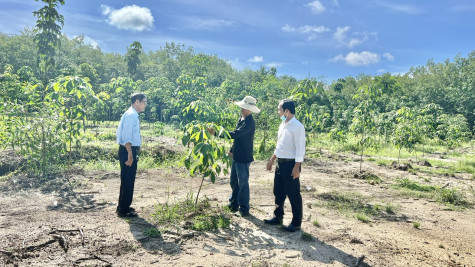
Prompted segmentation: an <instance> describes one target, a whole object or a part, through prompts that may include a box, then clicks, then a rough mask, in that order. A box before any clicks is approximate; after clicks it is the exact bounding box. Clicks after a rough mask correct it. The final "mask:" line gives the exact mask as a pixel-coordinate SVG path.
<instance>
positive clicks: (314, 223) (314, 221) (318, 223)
mask: <svg viewBox="0 0 475 267" xmlns="http://www.w3.org/2000/svg"><path fill="white" fill-rule="evenodd" d="M312 224H313V226H315V227H318V228H320V227H322V225H321V224H320V222H319V221H318V220H313V222H312Z"/></svg>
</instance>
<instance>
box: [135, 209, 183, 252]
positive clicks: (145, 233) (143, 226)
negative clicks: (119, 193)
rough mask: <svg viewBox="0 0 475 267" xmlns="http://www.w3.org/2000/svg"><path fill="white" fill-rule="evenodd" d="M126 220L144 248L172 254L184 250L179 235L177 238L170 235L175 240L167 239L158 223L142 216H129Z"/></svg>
mask: <svg viewBox="0 0 475 267" xmlns="http://www.w3.org/2000/svg"><path fill="white" fill-rule="evenodd" d="M126 221H127V223H128V224H129V228H130V232H131V233H132V235H133V236H134V238H135V240H137V241H138V242H140V244H141V245H142V247H143V248H144V249H146V250H148V251H156V252H158V251H161V252H164V253H166V254H170V255H173V254H178V253H180V252H181V251H182V250H181V247H180V242H181V239H180V238H179V237H178V236H177V237H176V238H173V237H170V239H173V241H167V240H165V239H164V238H163V237H164V236H163V234H162V233H161V231H160V230H159V229H157V226H156V225H154V224H152V223H150V222H148V221H147V220H145V219H144V218H142V217H140V216H138V217H130V218H127V220H126ZM167 237H168V236H167ZM167 239H168V238H167Z"/></svg>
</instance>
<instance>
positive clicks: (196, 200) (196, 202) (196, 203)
mask: <svg viewBox="0 0 475 267" xmlns="http://www.w3.org/2000/svg"><path fill="white" fill-rule="evenodd" d="M204 180H205V177H204V175H203V179H201V184H200V188H199V189H198V194H196V199H195V207H196V206H197V205H198V197H199V196H200V191H201V187H202V186H203V181H204Z"/></svg>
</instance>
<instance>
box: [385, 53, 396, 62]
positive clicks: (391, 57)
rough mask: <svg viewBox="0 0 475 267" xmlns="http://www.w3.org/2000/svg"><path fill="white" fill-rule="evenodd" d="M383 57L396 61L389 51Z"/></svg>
mask: <svg viewBox="0 0 475 267" xmlns="http://www.w3.org/2000/svg"><path fill="white" fill-rule="evenodd" d="M383 57H384V58H385V59H387V60H389V61H394V56H393V55H391V54H389V53H384V54H383Z"/></svg>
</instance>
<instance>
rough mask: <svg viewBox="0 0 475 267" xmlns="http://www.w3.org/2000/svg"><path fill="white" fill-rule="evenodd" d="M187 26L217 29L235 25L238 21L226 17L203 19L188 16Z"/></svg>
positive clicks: (197, 28)
mask: <svg viewBox="0 0 475 267" xmlns="http://www.w3.org/2000/svg"><path fill="white" fill-rule="evenodd" d="M186 24H187V25H188V26H187V28H190V29H196V30H215V29H219V28H224V27H229V26H233V25H235V24H236V23H235V22H234V21H230V20H224V19H202V18H187V19H186Z"/></svg>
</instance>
